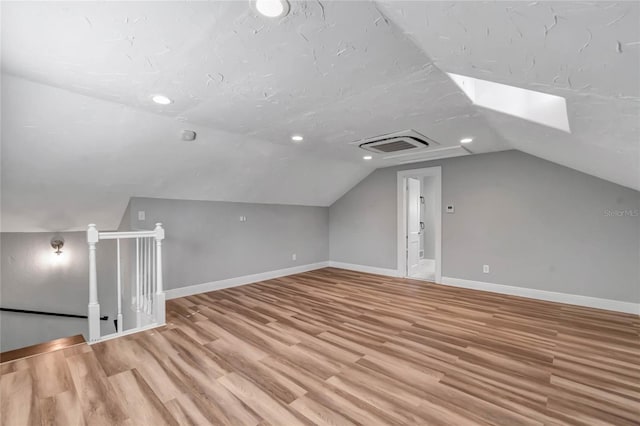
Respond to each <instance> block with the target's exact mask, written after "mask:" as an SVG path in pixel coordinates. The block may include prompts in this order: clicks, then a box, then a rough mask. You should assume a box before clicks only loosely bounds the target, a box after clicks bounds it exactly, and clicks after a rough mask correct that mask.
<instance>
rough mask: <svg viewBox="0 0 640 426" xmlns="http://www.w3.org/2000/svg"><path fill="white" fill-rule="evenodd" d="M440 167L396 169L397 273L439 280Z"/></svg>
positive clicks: (440, 235)
mask: <svg viewBox="0 0 640 426" xmlns="http://www.w3.org/2000/svg"><path fill="white" fill-rule="evenodd" d="M441 265H442V169H441V167H428V168H424V169H416V170H403V171H400V172H398V275H399V276H401V277H405V278H414V279H421V280H426V281H430V282H436V283H440V282H441V281H442V267H441Z"/></svg>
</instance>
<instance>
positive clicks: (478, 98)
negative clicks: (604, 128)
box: [449, 73, 571, 133]
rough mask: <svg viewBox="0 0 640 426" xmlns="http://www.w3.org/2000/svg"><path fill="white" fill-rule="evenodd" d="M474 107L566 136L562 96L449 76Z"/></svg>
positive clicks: (457, 75)
mask: <svg viewBox="0 0 640 426" xmlns="http://www.w3.org/2000/svg"><path fill="white" fill-rule="evenodd" d="M449 77H451V79H452V80H453V81H454V82H455V83H456V84H457V85H458V87H460V89H462V91H463V92H464V93H465V94H466V95H467V96H468V97H469V99H471V102H473V104H474V105H478V106H481V107H484V108H488V109H492V110H494V111H498V112H502V113H505V114H509V115H513V116H514V117H519V118H523V119H525V120H528V121H533V122H534V123H538V124H542V125H544V126H548V127H553V128H555V129H559V130H562V131H564V132H567V133H571V129H570V128H569V117H568V116H567V101H566V100H565V98H563V97H561V96H555V95H549V94H547V93H541V92H536V91H533V90H527V89H521V88H519V87H514V86H508V85H506V84H500V83H494V82H493V81H487V80H480V79H477V78H473V77H467V76H464V75H459V74H451V73H449Z"/></svg>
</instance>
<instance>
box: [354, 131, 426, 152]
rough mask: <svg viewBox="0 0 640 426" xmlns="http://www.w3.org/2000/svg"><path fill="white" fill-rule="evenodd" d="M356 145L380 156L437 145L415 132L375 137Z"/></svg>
mask: <svg viewBox="0 0 640 426" xmlns="http://www.w3.org/2000/svg"><path fill="white" fill-rule="evenodd" d="M356 143H357V144H358V146H359V147H360V148H362V149H366V150H367V151H371V152H375V153H380V154H391V153H398V152H411V151H419V150H422V149H425V148H428V147H429V146H430V145H437V143H436V142H434V141H433V140H431V139H429V138H427V137H426V136H424V135H421V134H420V133H418V132H416V131H415V130H405V131H403V132H398V133H392V134H388V135H382V136H376V137H373V138H368V139H365V140H361V141H358V142H356Z"/></svg>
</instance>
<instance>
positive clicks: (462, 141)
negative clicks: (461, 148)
mask: <svg viewBox="0 0 640 426" xmlns="http://www.w3.org/2000/svg"><path fill="white" fill-rule="evenodd" d="M471 142H473V138H463V139H460V143H471Z"/></svg>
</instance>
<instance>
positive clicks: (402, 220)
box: [397, 166, 442, 283]
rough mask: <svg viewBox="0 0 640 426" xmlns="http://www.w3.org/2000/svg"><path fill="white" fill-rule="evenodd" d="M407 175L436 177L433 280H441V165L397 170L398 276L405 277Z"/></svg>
mask: <svg viewBox="0 0 640 426" xmlns="http://www.w3.org/2000/svg"><path fill="white" fill-rule="evenodd" d="M409 177H416V178H424V177H434V178H435V179H436V199H435V203H436V205H435V211H436V214H435V222H436V223H435V226H436V229H435V237H436V241H435V245H436V247H435V253H436V255H435V257H436V259H435V261H436V271H435V272H436V273H435V282H436V283H441V282H442V167H440V166H435V167H426V168H423V169H413V170H401V171H399V172H398V191H397V193H398V243H397V246H398V276H399V277H404V278H406V277H407V185H406V179H407V178H409Z"/></svg>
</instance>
